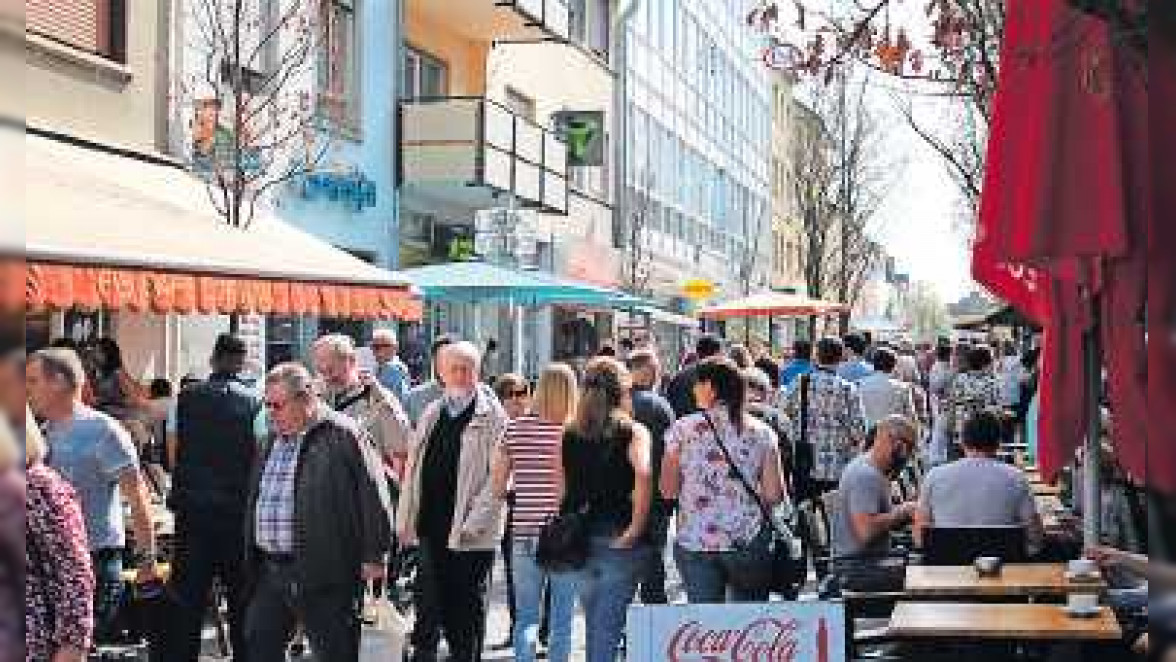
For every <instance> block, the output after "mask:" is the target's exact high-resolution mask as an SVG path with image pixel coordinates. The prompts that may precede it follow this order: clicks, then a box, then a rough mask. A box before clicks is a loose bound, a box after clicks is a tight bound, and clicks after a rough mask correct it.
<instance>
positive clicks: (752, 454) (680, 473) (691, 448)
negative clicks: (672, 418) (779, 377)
mask: <svg viewBox="0 0 1176 662" xmlns="http://www.w3.org/2000/svg"><path fill="white" fill-rule="evenodd" d="M694 397H695V400H696V401H697V402H698V406H699V407H700V408H701V410H702V411H700V412H698V413H696V414H691V415H690V416H686V417H684V418H682V419H679V420H678V422H677V423H675V424H674V426H673V427H671V428H670V430H669V431H668V432H667V433H666V455H665V459H664V460H663V463H662V471H661V491H662V496H664V497H665V498H667V499H673V498H677V499H678V538H677V542H676V544H675V547H674V559H675V562H676V563H677V565H678V571H679V572H680V573H681V574H682V581H683V583H684V584H685V587H686V595H687V597H688V598H689V600H690V602H696V603H715V602H725V601H727V600H728V599H730V600H732V601H734V602H758V601H763V600H767V599H768V593H769V583H770V580H771V560H770V555H769V553H768V543H769V541H770V534H771V530H770V528H768V527H769V526H770V523H768V522H765V521H764V518H763V515H762V513H763V509H762V508H761V507H760V505H759V503H758V502H757V499H756V498H755V497H753V496H752V495H751V494H749V493H748V490H747V488H745V487H744V486H743V484H742V483H741V482H740V480H739V478H738V477H737V474H735V473H734V472H735V471H738V472H739V474H738V475H742V476H743V478H744V480H746V482H747V483H748V484H749V486H750V487H752V488H753V489H755V491H756V493H757V494H758V496H759V499H760V500H762V501H763V502H764V503H766V504H767V505H768V506H769V507H770V506H773V505H775V504H777V503H779V502H780V501H782V500H783V499H784V496H785V492H784V479H783V473H782V471H781V468H780V451H779V447H778V446H777V440H776V435H775V433H774V432H772V431H771V429H770V428H768V426H767V425H765V424H764V423H763V422H761V421H759V420H757V419H755V418H754V417H752V416H751V415H749V414H748V411H747V404H746V386H745V384H744V381H743V378H742V376H741V375H740V372H739V369H738V368H737V367H736V366H735V364H734V363H733V362H732V361H731V360H729V359H724V358H718V357H715V358H711V359H707V360H705V361H703V362H702V363H700V364H699V367H698V373H697V378H696V383H695V386H694ZM720 442H721V444H722V446H725V447H726V449H727V453H729V454H730V457H731V459H733V460H734V464H735V466H734V467H733V466H732V464H731V462H730V461H729V460H728V459H727V454H726V453H724V452H723V449H722V446H720Z"/></svg>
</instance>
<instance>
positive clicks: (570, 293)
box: [397, 262, 648, 308]
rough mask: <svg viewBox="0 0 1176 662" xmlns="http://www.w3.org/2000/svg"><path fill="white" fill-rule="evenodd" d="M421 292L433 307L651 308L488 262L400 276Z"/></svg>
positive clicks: (586, 285) (573, 283) (639, 301)
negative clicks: (479, 304)
mask: <svg viewBox="0 0 1176 662" xmlns="http://www.w3.org/2000/svg"><path fill="white" fill-rule="evenodd" d="M397 275H398V276H402V277H403V278H405V279H407V280H408V281H409V282H410V283H412V284H413V285H415V286H416V287H418V288H420V290H421V291H422V292H423V293H424V296H425V300H426V301H428V302H430V303H436V302H446V301H452V302H457V303H474V302H513V303H516V304H523V305H531V306H540V305H545V304H568V305H582V306H597V307H601V308H630V307H633V306H642V305H648V302H647V301H645V300H644V299H640V298H638V297H634V296H630V295H628V294H625V293H624V292H620V291H618V290H613V289H609V288H606V287H600V286H597V285H591V284H589V283H584V282H580V281H575V280H570V279H567V278H561V277H559V276H556V275H555V274H550V273H545V272H539V271H523V270H520V269H512V268H510V267H504V266H498V265H494V264H489V263H486V262H448V263H445V264H431V265H428V266H424V267H416V268H414V269H407V270H404V271H400V272H397Z"/></svg>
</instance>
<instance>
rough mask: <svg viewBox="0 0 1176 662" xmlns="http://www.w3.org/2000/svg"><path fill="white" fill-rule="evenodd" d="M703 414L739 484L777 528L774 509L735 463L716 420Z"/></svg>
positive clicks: (773, 527)
mask: <svg viewBox="0 0 1176 662" xmlns="http://www.w3.org/2000/svg"><path fill="white" fill-rule="evenodd" d="M702 416H703V418H705V419H706V424H707V425H709V426H710V429H711V431H712V432H714V433H715V443H717V444H718V445H719V449H720V450H722V451H723V457H725V458H727V464H729V465H731V471H732V472H733V473H734V474H735V478H736V479H737V480H738V481H739V484H740V485H742V486H743V489H744V490H746V491H747V494H748V495H749V496H751V498H752V500H753V501H755V503H756V505H757V506H759V509H760V512H761V513H762V514H763V517H764V521H765V522H766V523H767V524H768V526H771V527H772V529H773V530H775V528H776V521H775V520H774V519H773V518H772V509H771V508H768V504H766V503H764V500H763V499H761V498H760V495H759V492H756V491H755V488H754V487H752V486H751V482H750V481H748V480H747V477H746V476H744V475H743V472H742V471H740V470H739V465H737V464H735V458H733V457H731V451H729V450H727V444H725V443H723V435H721V434H719V428H718V427H716V426H715V422H714V421H712V420H711V417H710V414H708V413H707V412H705V411H704V412H702ZM776 533H777V534H780V533H781V532H780V531H777V532H776Z"/></svg>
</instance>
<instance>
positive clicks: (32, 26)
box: [25, 0, 127, 63]
mask: <svg viewBox="0 0 1176 662" xmlns="http://www.w3.org/2000/svg"><path fill="white" fill-rule="evenodd" d="M25 29H26V30H27V31H28V32H30V33H32V34H36V35H39V36H42V37H46V38H48V39H52V40H53V41H57V42H60V43H63V44H66V45H69V46H72V47H74V48H77V49H79V50H83V51H85V52H87V53H93V54H94V55H100V56H102V57H105V58H107V59H110V60H114V61H115V62H120V63H126V56H127V48H126V46H127V8H126V0H25Z"/></svg>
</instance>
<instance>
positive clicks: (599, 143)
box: [552, 110, 604, 167]
mask: <svg viewBox="0 0 1176 662" xmlns="http://www.w3.org/2000/svg"><path fill="white" fill-rule="evenodd" d="M552 119H553V121H554V124H555V127H556V131H557V132H558V133H559V134H560V135H561V136H563V138H564V140H566V141H567V143H568V165H569V166H573V167H576V166H601V165H604V112H603V111H600V110H563V111H560V112H558V113H555V114H554V115H553V117H552Z"/></svg>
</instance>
